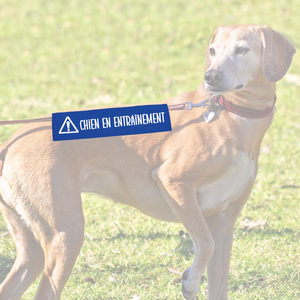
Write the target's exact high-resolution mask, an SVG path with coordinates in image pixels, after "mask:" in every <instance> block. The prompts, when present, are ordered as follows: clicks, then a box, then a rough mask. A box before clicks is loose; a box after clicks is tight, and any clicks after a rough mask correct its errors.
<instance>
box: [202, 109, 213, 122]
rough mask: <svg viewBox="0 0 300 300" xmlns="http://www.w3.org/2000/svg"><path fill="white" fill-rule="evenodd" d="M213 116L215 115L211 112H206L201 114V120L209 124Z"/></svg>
mask: <svg viewBox="0 0 300 300" xmlns="http://www.w3.org/2000/svg"><path fill="white" fill-rule="evenodd" d="M214 116H215V113H214V112H213V111H212V110H207V111H206V112H205V113H204V114H203V118H204V121H205V122H206V123H209V122H210V121H211V120H212V119H213V118H214Z"/></svg>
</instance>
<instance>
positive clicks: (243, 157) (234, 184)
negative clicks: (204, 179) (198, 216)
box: [197, 152, 256, 215]
mask: <svg viewBox="0 0 300 300" xmlns="http://www.w3.org/2000/svg"><path fill="white" fill-rule="evenodd" d="M255 175H256V162H255V159H253V158H250V157H248V155H247V154H246V153H245V152H241V153H240V154H239V155H238V157H236V158H235V159H234V161H233V162H232V165H231V166H230V168H228V171H227V172H226V173H225V174H224V175H223V176H221V177H219V178H217V179H216V180H215V181H213V182H211V183H210V184H208V185H205V186H200V187H199V188H198V190H197V198H198V203H199V206H200V208H201V211H202V212H203V213H204V214H205V215H206V214H207V215H210V212H214V211H216V210H218V211H223V210H224V209H226V207H227V205H228V204H230V203H232V202H234V201H235V200H237V199H238V198H239V197H240V196H241V195H242V194H243V192H244V191H245V189H246V187H247V186H248V184H249V182H250V181H252V182H254V179H255Z"/></svg>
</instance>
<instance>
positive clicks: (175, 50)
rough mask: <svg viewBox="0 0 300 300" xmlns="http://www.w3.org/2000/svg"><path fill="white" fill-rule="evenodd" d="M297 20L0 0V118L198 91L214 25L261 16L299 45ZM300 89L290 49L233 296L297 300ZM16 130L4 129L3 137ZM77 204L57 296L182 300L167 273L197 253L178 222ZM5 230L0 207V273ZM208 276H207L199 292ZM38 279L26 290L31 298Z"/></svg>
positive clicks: (265, 10)
mask: <svg viewBox="0 0 300 300" xmlns="http://www.w3.org/2000/svg"><path fill="white" fill-rule="evenodd" d="M299 20H300V1H299V0H290V1H289V2H287V1H285V0H277V1H273V0H267V1H261V0H260V1H258V0H253V1H250V0H245V1H242V0H223V1H221V0H212V1H201V0H198V1H195V0H194V1H182V0H173V1H166V0H152V1H146V0H124V1H120V0H119V1H117V0H110V1H108V0H98V1H96V0H89V1H78V0H72V1H71V0H65V1H59V0H49V1H45V0H27V1H18V0H0V41H1V43H0V105H1V109H0V119H1V120H8V119H19V118H35V117H39V116H42V115H45V114H49V113H52V112H56V111H59V110H72V109H76V108H87V107H93V106H99V105H100V106H101V105H120V104H132V105H134V104H141V103H150V102H155V101H160V100H163V99H165V98H169V97H171V96H173V95H176V94H179V93H182V92H185V91H190V90H194V89H196V88H197V86H198V85H199V84H200V82H201V81H202V80H203V74H204V68H205V48H206V46H207V44H208V41H209V39H210V36H211V34H212V32H213V30H214V28H216V27H217V26H219V25H230V24H247V23H252V24H258V25H269V26H270V27H272V28H273V29H275V30H277V31H279V32H281V33H283V34H284V35H286V36H287V37H288V38H289V39H290V40H291V41H292V42H293V43H294V45H295V47H296V48H297V50H298V52H299V51H300V41H299V33H300V21H299ZM299 93H300V58H299V53H298V54H296V55H295V57H294V60H293V64H292V66H291V68H290V70H289V72H288V74H287V76H286V77H285V78H284V79H282V80H281V81H280V82H279V83H278V84H277V99H278V101H277V104H276V108H277V111H276V114H275V119H274V123H273V125H272V127H271V129H270V130H269V131H268V133H267V135H266V137H265V139H264V141H263V144H262V153H261V156H260V169H259V173H258V176H257V180H256V184H255V187H254V189H253V192H252V194H251V197H250V199H249V201H248V203H247V205H246V207H245V209H244V210H243V212H242V214H241V216H240V218H239V219H238V221H237V223H236V229H235V234H234V235H235V238H234V245H233V251H232V259H231V271H230V278H229V299H236V300H240V299H280V300H282V299H300V281H299V280H300V254H299V249H300V226H299V223H300V183H299V179H300V170H299V169H300V121H299V120H300V101H299ZM16 128H18V126H5V127H0V142H1V143H2V142H4V141H5V140H6V139H8V138H9V136H10V135H11V134H12V133H13V132H14V131H15V130H16ZM83 206H84V211H85V216H86V233H85V242H84V245H83V248H82V251H81V254H80V255H79V257H78V260H77V263H76V265H75V267H74V270H73V273H72V276H71V278H70V280H69V281H68V283H67V285H66V287H65V290H64V293H63V297H62V299H72V300H75V299H76V300H77V299H78V300H92V299H94V300H96V299H97V300H98V299H101V300H102V299H103V300H104V299H105V300H115V299H120V300H131V299H135V300H138V299H141V300H142V299H149V300H154V299H155V300H156V299H157V300H158V299H161V300H162V299H171V300H173V299H183V298H182V296H181V292H180V280H179V277H180V275H178V274H174V273H173V272H171V271H170V268H173V269H176V270H179V271H184V270H185V269H186V268H187V267H188V266H190V264H191V262H192V259H193V257H192V256H191V255H190V254H189V249H190V248H191V244H190V240H189V239H188V238H187V237H186V235H183V236H182V235H181V234H180V231H181V230H182V229H183V228H182V226H181V225H179V224H172V223H166V222H159V221H156V220H153V219H151V218H149V217H146V216H144V215H142V214H141V213H140V212H138V211H136V210H134V209H132V208H130V207H126V206H122V205H116V204H113V203H111V202H109V201H108V200H106V199H101V198H99V197H96V196H93V195H83ZM132 220H133V223H132ZM251 225H252V226H251ZM6 232H7V229H6V225H5V223H4V220H3V218H2V216H0V235H1V237H0V282H2V280H3V279H4V278H5V276H6V275H7V273H8V271H9V269H10V268H11V266H12V264H13V260H14V258H15V246H14V244H13V242H12V240H11V238H10V236H9V235H5V233H6ZM175 248H176V250H174V249H175ZM206 284H207V282H206V275H205V274H204V275H203V283H202V285H201V288H200V292H199V295H198V297H199V299H205V295H206ZM37 285H38V281H36V282H35V283H34V284H33V285H32V286H31V287H30V288H29V289H28V291H27V292H26V294H25V295H24V296H23V298H22V299H24V300H25V299H26V300H29V299H33V297H34V294H35V292H36V289H37ZM1 300H2V299H1ZM3 300H5V299H3Z"/></svg>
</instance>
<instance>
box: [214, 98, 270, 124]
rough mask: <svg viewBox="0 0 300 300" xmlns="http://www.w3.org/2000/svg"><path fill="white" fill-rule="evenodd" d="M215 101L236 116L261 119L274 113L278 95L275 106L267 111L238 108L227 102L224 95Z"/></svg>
mask: <svg viewBox="0 0 300 300" xmlns="http://www.w3.org/2000/svg"><path fill="white" fill-rule="evenodd" d="M215 101H216V102H217V103H219V104H220V106H221V107H222V108H223V109H225V110H227V111H229V112H231V113H233V114H236V115H238V116H241V117H244V118H248V119H261V118H264V117H266V116H268V115H270V114H271V113H272V112H273V110H274V106H275V103H276V95H275V99H274V104H273V106H272V107H269V108H267V109H265V110H255V109H251V108H246V107H242V106H237V105H235V104H232V103H230V102H228V101H226V100H225V98H224V97H223V96H222V95H220V96H217V98H216V100H215Z"/></svg>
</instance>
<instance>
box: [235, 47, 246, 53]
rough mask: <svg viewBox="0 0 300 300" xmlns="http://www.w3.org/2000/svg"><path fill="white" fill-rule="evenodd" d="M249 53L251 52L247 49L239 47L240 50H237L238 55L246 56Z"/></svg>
mask: <svg viewBox="0 0 300 300" xmlns="http://www.w3.org/2000/svg"><path fill="white" fill-rule="evenodd" d="M248 51H249V49H248V48H245V47H238V48H237V49H236V50H235V53H236V54H246V53H247V52H248Z"/></svg>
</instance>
